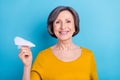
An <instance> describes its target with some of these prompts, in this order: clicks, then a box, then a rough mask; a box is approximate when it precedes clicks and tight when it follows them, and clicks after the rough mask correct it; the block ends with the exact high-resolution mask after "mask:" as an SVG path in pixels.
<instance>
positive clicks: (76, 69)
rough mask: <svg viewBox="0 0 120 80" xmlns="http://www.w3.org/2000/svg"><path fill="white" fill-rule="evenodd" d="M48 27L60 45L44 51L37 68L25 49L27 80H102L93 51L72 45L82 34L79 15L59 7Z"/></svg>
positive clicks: (22, 58)
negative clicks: (99, 76)
mask: <svg viewBox="0 0 120 80" xmlns="http://www.w3.org/2000/svg"><path fill="white" fill-rule="evenodd" d="M47 24H48V32H49V33H50V35H51V36H52V37H55V38H57V40H58V41H57V43H56V44H55V45H53V46H51V47H49V48H47V49H45V50H43V51H41V52H40V53H39V54H38V55H37V57H36V59H35V61H34V63H33V65H32V52H31V51H30V49H29V47H27V46H23V47H22V48H21V51H20V53H19V57H20V59H21V60H22V62H23V63H24V74H23V80H98V77H97V71H96V63H95V59H94V56H93V53H92V51H91V50H89V49H87V48H83V47H80V46H77V45H76V44H74V43H73V42H72V37H73V36H75V35H76V34H78V32H79V16H78V14H77V12H76V11H75V10H74V9H73V8H71V7H68V6H58V7H56V8H55V9H54V10H53V11H52V12H51V13H50V15H49V17H48V23H47ZM31 65H32V67H31Z"/></svg>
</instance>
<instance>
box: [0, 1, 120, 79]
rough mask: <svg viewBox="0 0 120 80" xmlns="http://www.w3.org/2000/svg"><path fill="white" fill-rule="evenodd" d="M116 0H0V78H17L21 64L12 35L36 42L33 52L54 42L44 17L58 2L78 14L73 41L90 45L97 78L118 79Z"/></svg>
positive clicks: (119, 21) (118, 8) (119, 11)
mask: <svg viewBox="0 0 120 80" xmlns="http://www.w3.org/2000/svg"><path fill="white" fill-rule="evenodd" d="M119 4H120V0H0V80H21V79H22V74H23V64H22V62H21V61H20V59H19V58H18V53H19V50H18V49H17V46H15V45H14V42H13V40H14V37H15V36H21V37H23V38H26V39H27V40H30V41H32V42H33V43H35V44H36V47H35V48H32V52H33V61H34V59H35V57H36V55H37V53H38V52H39V51H41V50H43V49H45V48H48V47H50V46H52V45H53V44H55V43H56V39H55V38H52V37H51V36H50V35H49V34H48V32H47V23H46V22H47V18H48V15H49V13H50V12H51V10H52V9H54V8H55V7H56V6H58V5H67V6H71V7H73V8H74V9H75V10H76V11H77V12H78V14H79V16H80V33H79V34H78V35H77V36H75V37H74V38H73V41H74V43H76V44H78V45H80V46H82V47H86V48H89V49H91V50H92V51H93V52H94V56H95V59H96V64H97V70H98V76H99V80H120V63H119V61H120V59H119V56H120V49H119V48H120V36H119V34H120V32H119V30H120V5H119Z"/></svg>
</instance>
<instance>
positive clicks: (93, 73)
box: [91, 52, 98, 80]
mask: <svg viewBox="0 0 120 80" xmlns="http://www.w3.org/2000/svg"><path fill="white" fill-rule="evenodd" d="M91 53H92V52H91ZM91 80H98V75H97V68H96V62H95V58H94V55H93V53H92V55H91Z"/></svg>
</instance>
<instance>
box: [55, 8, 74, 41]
mask: <svg viewBox="0 0 120 80" xmlns="http://www.w3.org/2000/svg"><path fill="white" fill-rule="evenodd" d="M53 31H54V33H55V35H56V37H57V38H58V39H59V40H68V39H71V38H72V35H73V33H74V32H75V24H74V18H73V15H72V14H71V12H69V11H67V10H64V11H62V12H60V13H59V15H58V17H57V18H56V20H55V21H54V23H53Z"/></svg>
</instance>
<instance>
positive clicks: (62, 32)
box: [60, 31, 68, 35]
mask: <svg viewBox="0 0 120 80" xmlns="http://www.w3.org/2000/svg"><path fill="white" fill-rule="evenodd" d="M67 33H68V32H67V31H61V32H60V34H62V35H65V34H67Z"/></svg>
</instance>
